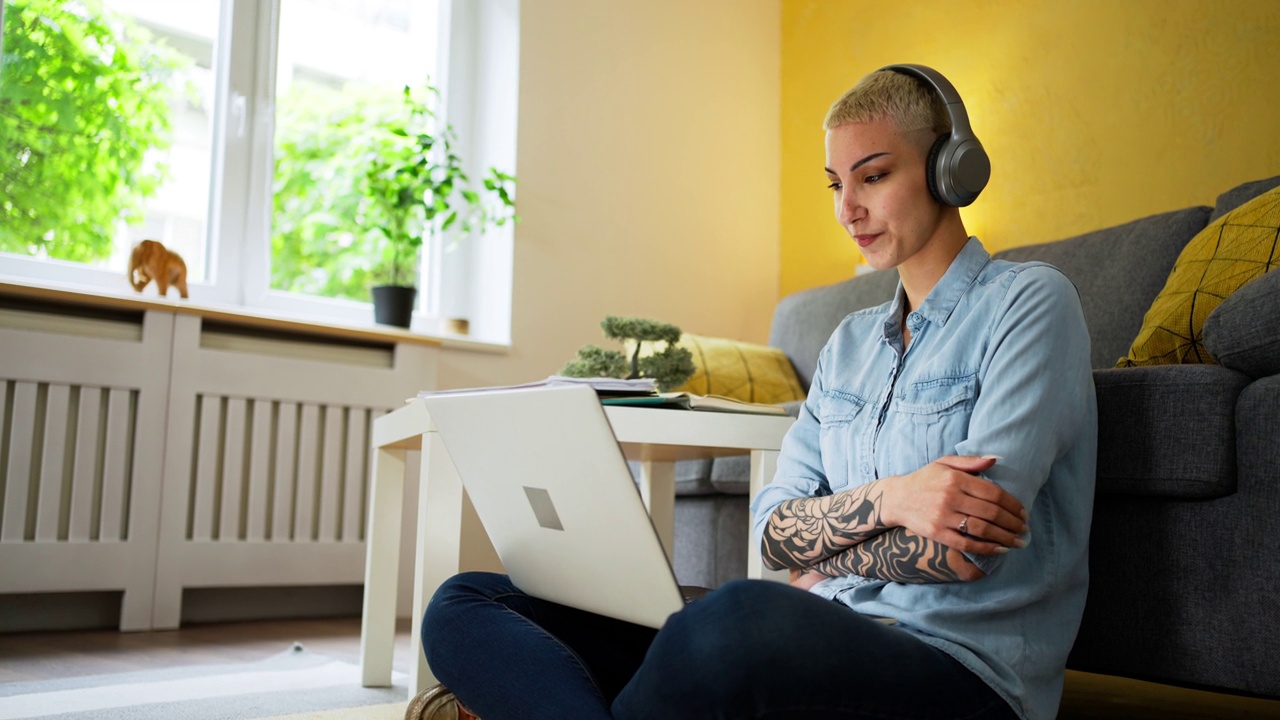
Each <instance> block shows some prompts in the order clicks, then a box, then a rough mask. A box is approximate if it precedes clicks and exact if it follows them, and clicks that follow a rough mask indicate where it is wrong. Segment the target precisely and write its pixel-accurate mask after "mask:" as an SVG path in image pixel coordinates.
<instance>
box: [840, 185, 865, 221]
mask: <svg viewBox="0 0 1280 720" xmlns="http://www.w3.org/2000/svg"><path fill="white" fill-rule="evenodd" d="M862 214H863V208H862V206H861V205H860V204H859V203H858V198H857V196H856V195H855V194H854V193H853V191H852V190H850V189H849V186H848V185H846V186H844V187H843V188H841V189H840V192H839V194H837V195H836V219H837V220H839V221H840V224H841V225H846V226H847V225H852V224H853V223H854V221H855V220H858V219H860V218H861V217H862Z"/></svg>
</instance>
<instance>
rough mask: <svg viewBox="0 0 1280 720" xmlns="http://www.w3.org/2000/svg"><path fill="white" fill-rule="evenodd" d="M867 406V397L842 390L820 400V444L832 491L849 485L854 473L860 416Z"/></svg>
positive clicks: (828, 391)
mask: <svg viewBox="0 0 1280 720" xmlns="http://www.w3.org/2000/svg"><path fill="white" fill-rule="evenodd" d="M866 408H867V401H866V400H863V399H862V398H860V397H858V396H857V395H854V394H852V393H847V392H842V391H839V390H827V391H826V392H824V393H823V394H822V398H821V399H820V400H819V401H818V426H819V429H818V446H819V448H820V449H821V451H822V469H823V470H824V471H825V472H826V474H827V484H828V485H830V487H831V491H832V492H838V491H840V490H843V489H845V488H847V487H849V483H850V481H851V480H852V478H853V476H854V457H855V456H856V455H857V442H858V429H859V428H860V427H861V426H862V423H861V422H860V421H859V418H860V416H862V414H863V413H865V412H866Z"/></svg>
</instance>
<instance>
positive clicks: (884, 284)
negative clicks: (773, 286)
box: [769, 270, 898, 390]
mask: <svg viewBox="0 0 1280 720" xmlns="http://www.w3.org/2000/svg"><path fill="white" fill-rule="evenodd" d="M897 289H898V271H897V270H882V271H876V272H870V273H867V274H866V275H859V276H857V277H855V278H851V279H849V280H845V281H844V282H839V283H836V284H835V285H827V286H826V287H820V288H813V289H810V290H802V291H800V292H797V293H794V294H792V295H788V296H787V297H785V298H783V299H782V300H780V301H779V302H778V305H777V307H776V308H774V311H773V328H772V330H770V333H769V344H770V345H772V346H774V347H776V348H781V350H782V351H783V352H785V353H786V354H787V357H789V358H791V364H792V365H794V366H795V369H796V375H798V376H799V378H800V382H801V384H802V385H803V386H804V387H805V389H806V390H807V389H808V388H809V385H810V384H811V383H812V382H813V372H814V370H815V369H816V368H817V366H818V353H820V352H822V347H823V346H824V345H826V344H827V340H828V339H830V337H831V333H833V332H835V329H836V327H837V326H838V325H839V324H840V321H841V320H844V319H845V317H846V316H847V315H849V313H852V312H855V311H857V310H862V309H863V308H869V307H875V306H876V305H880V304H883V303H886V302H889V301H890V300H892V299H893V293H894V291H896V290H897Z"/></svg>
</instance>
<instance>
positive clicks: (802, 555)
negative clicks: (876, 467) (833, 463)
mask: <svg viewBox="0 0 1280 720" xmlns="http://www.w3.org/2000/svg"><path fill="white" fill-rule="evenodd" d="M882 494H883V492H882V490H881V488H880V483H879V482H878V481H877V482H873V483H869V484H867V485H863V486H861V487H857V488H854V489H852V490H846V491H844V492H839V493H836V494H835V495H826V496H823V497H817V498H798V499H796V500H788V501H787V502H784V503H782V504H781V505H779V506H778V508H777V509H776V510H774V511H773V515H771V516H770V517H769V523H768V525H766V526H765V530H764V540H763V542H762V544H761V551H762V552H761V554H762V555H763V557H764V563H765V565H767V566H769V567H770V568H771V569H773V570H781V569H782V568H805V567H809V566H811V565H813V564H814V563H816V562H819V561H821V560H823V559H825V558H829V557H831V556H833V555H836V554H838V553H841V552H844V551H845V550H847V549H848V548H850V547H852V546H854V545H857V544H858V543H861V542H864V541H865V540H867V538H871V537H875V536H876V535H879V534H880V533H883V532H884V531H885V530H887V529H888V526H887V525H885V524H884V523H883V522H882V520H881V517H880V498H881V496H882Z"/></svg>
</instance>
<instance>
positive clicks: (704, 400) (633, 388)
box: [418, 375, 787, 415]
mask: <svg viewBox="0 0 1280 720" xmlns="http://www.w3.org/2000/svg"><path fill="white" fill-rule="evenodd" d="M571 385H587V386H589V387H591V388H592V389H594V390H595V391H596V394H597V395H599V396H600V402H601V404H603V405H630V406H637V407H654V408H675V409H680V410H710V411H713V412H740V413H756V414H760V415H786V414H787V411H786V409H785V408H783V407H782V406H781V405H768V404H765V403H752V402H743V401H742V400H735V399H733V398H728V397H722V396H720V395H694V394H693V393H687V392H665V393H663V392H658V388H657V384H656V383H654V381H653V378H637V379H634V380H622V379H618V378H576V377H565V376H563V375H552V376H551V377H548V378H547V379H545V380H536V381H534V382H529V383H522V384H520V385H504V386H501V387H484V388H466V389H461V390H423V391H422V392H420V393H418V397H427V396H429V395H455V394H462V393H477V392H495V391H499V390H523V389H532V388H550V387H566V386H571Z"/></svg>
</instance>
